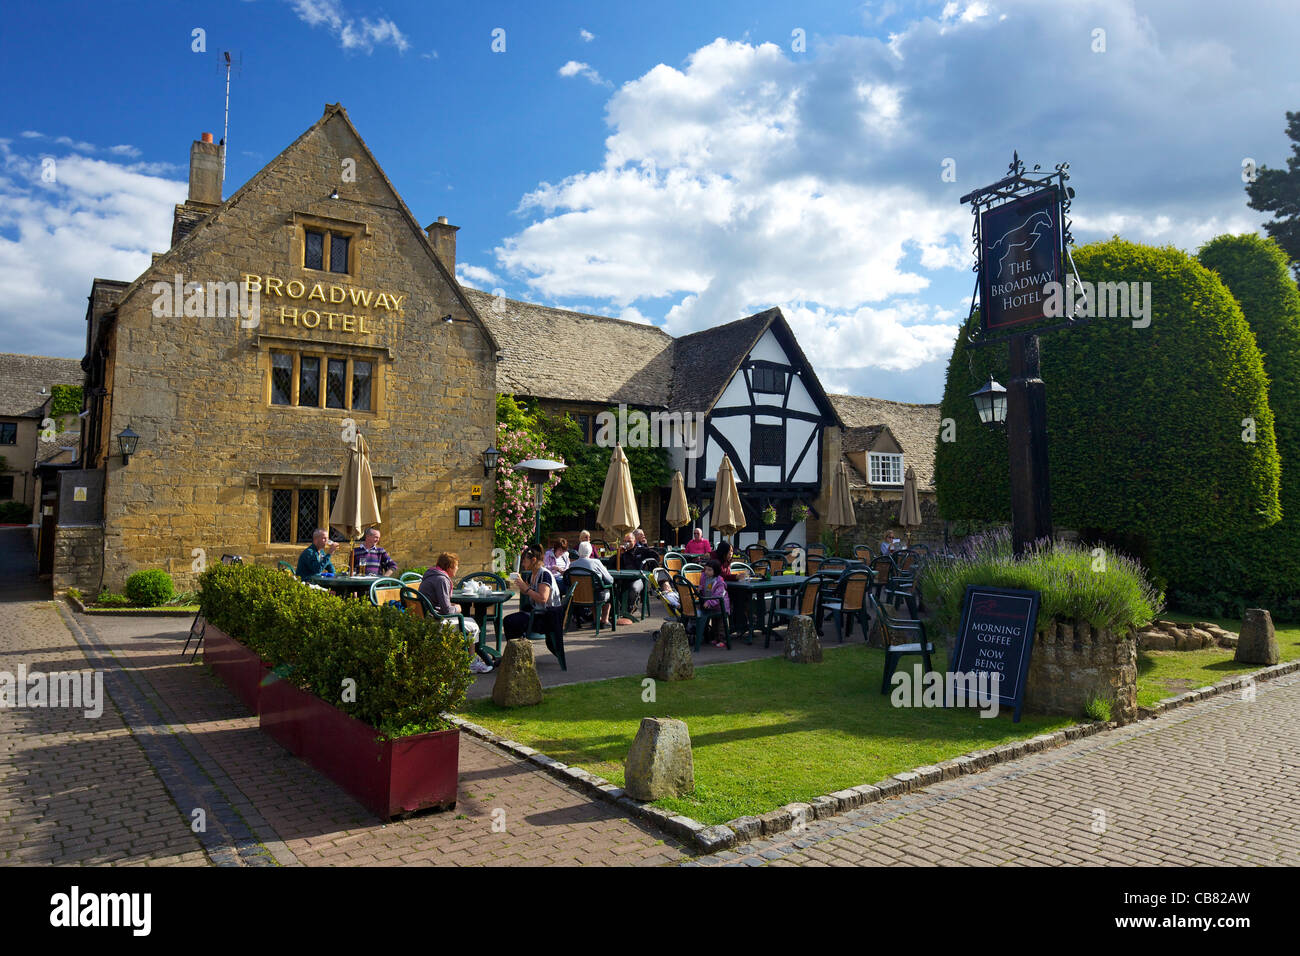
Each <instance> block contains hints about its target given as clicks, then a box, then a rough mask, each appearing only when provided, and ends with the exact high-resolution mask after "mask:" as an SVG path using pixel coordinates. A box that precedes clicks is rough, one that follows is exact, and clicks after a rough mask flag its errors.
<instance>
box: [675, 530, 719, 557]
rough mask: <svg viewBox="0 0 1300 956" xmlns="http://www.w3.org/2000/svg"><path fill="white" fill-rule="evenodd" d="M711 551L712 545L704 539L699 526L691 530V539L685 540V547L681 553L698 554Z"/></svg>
mask: <svg viewBox="0 0 1300 956" xmlns="http://www.w3.org/2000/svg"><path fill="white" fill-rule="evenodd" d="M712 551H713V545H711V544H709V542H707V541H705V540H704V532H703V531H701V530H700V529H699V528H696V529H694V530H693V531H692V532H691V540H690V541H687V542H686V547H685V548H684V549H682V553H683V554H689V555H693V556H700V555H705V554H709V553H710V552H712Z"/></svg>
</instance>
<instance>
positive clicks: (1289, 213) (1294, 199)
mask: <svg viewBox="0 0 1300 956" xmlns="http://www.w3.org/2000/svg"><path fill="white" fill-rule="evenodd" d="M1286 135H1287V136H1288V137H1290V139H1291V155H1290V157H1288V158H1287V161H1286V169H1285V170H1281V169H1269V168H1268V167H1267V166H1260V167H1259V168H1258V169H1257V170H1256V172H1255V180H1254V182H1248V183H1247V184H1246V195H1247V196H1248V197H1250V198H1249V200H1248V201H1247V203H1246V204H1247V205H1248V206H1250V208H1251V209H1258V210H1259V211H1260V212H1271V213H1272V214H1273V217H1274V218H1273V221H1272V222H1266V223H1264V229H1265V230H1267V232H1268V234H1269V235H1270V236H1272V237H1273V239H1275V240H1276V241H1277V244H1278V245H1279V246H1281V247H1282V251H1283V252H1285V253H1286V255H1287V258H1288V259H1289V260H1290V263H1291V267H1292V268H1293V269H1296V270H1297V272H1300V112H1298V113H1292V112H1289V111H1288V112H1287V114H1286Z"/></svg>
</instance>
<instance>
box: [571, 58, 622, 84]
mask: <svg viewBox="0 0 1300 956" xmlns="http://www.w3.org/2000/svg"><path fill="white" fill-rule="evenodd" d="M559 73H560V76H581V77H584V78H586V79H588V80H590V81H591V82H592V83H594V84H595V85H597V86H613V85H614V84H612V83H610V82H609V81H608V80H606V79H603V78H602V77H601V75H600V74H599V73H597V72H596V71H595V70H594V69H592V67H591V66H590V65H589V64H587V63H579V62H578V61H577V60H570V61H569V62H568V63H566V64H564V66H562V67H560V70H559Z"/></svg>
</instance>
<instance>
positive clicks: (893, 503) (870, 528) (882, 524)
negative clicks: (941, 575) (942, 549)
mask: <svg viewBox="0 0 1300 956" xmlns="http://www.w3.org/2000/svg"><path fill="white" fill-rule="evenodd" d="M917 497H918V499H919V500H920V503H921V522H922V523H921V526H920V527H919V528H915V529H913V530H912V541H913V542H924V543H926V544H929V545H942V544H943V519H942V518H940V517H939V505H938V503H937V502H936V501H935V497H934V495H927V494H920V495H918V496H917ZM902 502H903V496H902V493H901V492H890V491H883V492H882V491H877V492H871V491H855V492H853V511H854V514H855V515H856V516H857V519H858V526H857V529H856V530H854V531H853V532H852V533H851V534H852V540H851V541H850V540H849V537H850V535H849V534H848V533H846V534H843V535H841V541H844V542H845V543H846V544H854V545H858V544H868V545H870V546H871V547H872V548H873V549H874V548H875V547H876V546H877V545H879V544H880V542H881V541H882V540H884V535H885V532H886V531H888V530H889V529H890V528H893V529H894V530H895V531H897V532H898V533H899V534H898V536H899V537H900V538H904V539H906V537H907V536H906V535H905V534H903V530H904V529H903V528H902V527H901V526H900V525H899V523H898V510H899V508H900V507H902Z"/></svg>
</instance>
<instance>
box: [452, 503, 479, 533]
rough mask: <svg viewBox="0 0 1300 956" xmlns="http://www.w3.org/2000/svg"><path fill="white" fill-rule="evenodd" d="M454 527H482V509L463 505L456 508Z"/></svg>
mask: <svg viewBox="0 0 1300 956" xmlns="http://www.w3.org/2000/svg"><path fill="white" fill-rule="evenodd" d="M456 527H457V528H481V527H483V509H482V508H471V507H468V506H466V507H463V508H457V509H456Z"/></svg>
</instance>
